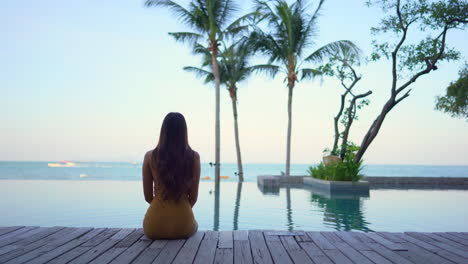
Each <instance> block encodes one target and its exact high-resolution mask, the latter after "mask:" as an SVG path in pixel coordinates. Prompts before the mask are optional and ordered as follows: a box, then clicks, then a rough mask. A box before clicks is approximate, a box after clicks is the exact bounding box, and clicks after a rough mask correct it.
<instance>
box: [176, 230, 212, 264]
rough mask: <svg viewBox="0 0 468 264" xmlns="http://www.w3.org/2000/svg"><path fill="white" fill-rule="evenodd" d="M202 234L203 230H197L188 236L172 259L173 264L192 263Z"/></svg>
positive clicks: (203, 233)
mask: <svg viewBox="0 0 468 264" xmlns="http://www.w3.org/2000/svg"><path fill="white" fill-rule="evenodd" d="M204 235H205V232H197V233H195V234H194V235H192V236H191V237H189V238H188V239H187V241H186V242H185V244H184V246H183V247H182V248H181V249H180V251H179V254H177V256H176V258H175V259H174V262H173V264H181V263H192V262H193V260H194V259H195V256H196V255H197V251H198V247H199V246H200V242H201V241H202V239H203V236H204Z"/></svg>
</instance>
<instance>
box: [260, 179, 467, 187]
mask: <svg viewBox="0 0 468 264" xmlns="http://www.w3.org/2000/svg"><path fill="white" fill-rule="evenodd" d="M362 180H363V181H364V182H367V184H368V185H369V188H370V189H458V190H468V177H379V176H365V177H363V179H362ZM310 182H316V183H321V182H328V181H322V180H317V179H313V178H312V177H311V176H307V175H298V176H279V175H259V176H257V185H258V186H259V187H260V188H261V189H276V188H280V187H284V186H289V187H305V186H306V185H310V184H308V183H310ZM331 183H332V185H336V186H340V185H343V184H354V185H359V184H365V183H350V182H346V183H344V182H343V183H341V182H331ZM319 185H320V184H319Z"/></svg>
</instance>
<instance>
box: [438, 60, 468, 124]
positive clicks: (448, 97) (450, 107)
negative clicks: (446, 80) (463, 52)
mask: <svg viewBox="0 0 468 264" xmlns="http://www.w3.org/2000/svg"><path fill="white" fill-rule="evenodd" d="M458 74H459V75H460V77H459V78H458V80H456V81H454V82H451V83H450V85H449V86H448V87H447V91H446V94H445V95H444V96H437V97H436V106H435V109H436V110H439V111H443V112H445V113H450V115H451V116H452V117H459V118H466V119H467V121H468V64H465V65H464V68H463V69H461V70H460V71H459V73H458Z"/></svg>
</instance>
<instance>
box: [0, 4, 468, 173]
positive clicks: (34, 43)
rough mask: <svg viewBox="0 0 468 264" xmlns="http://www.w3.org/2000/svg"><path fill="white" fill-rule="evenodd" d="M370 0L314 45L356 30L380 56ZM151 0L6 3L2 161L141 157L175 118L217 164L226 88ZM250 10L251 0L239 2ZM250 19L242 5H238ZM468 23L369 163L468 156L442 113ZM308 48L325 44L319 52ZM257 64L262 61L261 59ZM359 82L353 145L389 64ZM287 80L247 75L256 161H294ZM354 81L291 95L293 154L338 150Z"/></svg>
mask: <svg viewBox="0 0 468 264" xmlns="http://www.w3.org/2000/svg"><path fill="white" fill-rule="evenodd" d="M364 2H365V1H364V0H363V1H345V0H328V1H326V3H325V5H324V9H323V12H322V16H321V17H320V18H319V32H318V36H317V39H316V45H315V46H314V48H318V47H320V46H321V45H323V44H326V43H328V42H331V41H335V40H339V39H349V40H351V41H354V42H355V43H356V44H357V45H359V46H360V47H361V49H362V50H363V51H364V53H365V54H366V55H369V54H370V51H371V49H370V43H371V36H370V27H371V26H375V25H377V22H378V21H379V17H381V15H382V14H381V12H380V10H378V9H375V8H367V7H365V5H364ZM143 3H144V0H137V1H130V0H99V1H96V0H80V1H59V0H42V1H37V0H23V1H3V3H2V7H1V9H0V34H1V36H2V40H3V41H1V42H0V61H1V63H0V92H1V95H2V96H0V160H18V161H23V160H26V161H55V160H73V161H141V159H142V157H143V154H144V153H145V151H146V150H149V149H151V148H153V147H154V146H155V144H156V142H157V140H158V136H159V129H160V126H161V123H162V120H163V118H164V116H165V115H166V114H167V113H168V112H171V111H177V112H181V113H182V114H184V115H185V117H186V120H187V123H188V128H189V140H190V144H191V146H192V147H193V148H194V149H196V150H197V151H198V152H199V153H200V155H201V157H202V162H210V161H213V160H214V116H215V113H214V102H215V101H214V99H215V98H214V89H213V87H212V86H211V85H204V84H203V82H202V81H201V80H200V79H197V78H196V77H195V76H194V75H193V74H191V73H188V72H184V71H183V70H182V67H184V66H187V65H195V66H196V65H198V64H199V63H200V58H198V57H194V56H193V55H191V54H190V49H189V47H187V46H186V45H183V44H180V43H176V42H175V41H174V40H173V39H172V38H171V37H169V36H168V35H167V32H173V31H187V28H185V27H184V26H183V25H181V24H179V23H178V22H177V21H176V19H175V18H174V16H173V15H172V14H170V13H169V12H168V11H167V10H163V9H155V8H145V7H144V6H143ZM240 3H241V5H242V7H243V8H244V9H245V10H248V7H249V3H250V2H248V1H240ZM239 15H241V13H239ZM467 40H468V34H467V32H466V31H465V32H462V31H450V32H449V34H448V44H449V45H451V46H453V47H455V48H457V49H458V50H460V51H461V52H462V56H463V57H464V58H463V59H462V60H460V61H458V62H455V63H450V64H448V63H442V64H440V65H439V70H437V71H436V72H431V73H430V74H429V75H425V76H423V77H422V78H420V79H419V80H418V81H417V83H416V84H415V85H413V86H412V88H413V92H412V94H411V96H410V97H409V98H407V99H406V100H405V101H403V102H402V103H401V104H399V105H398V106H396V107H395V108H394V110H392V111H391V112H390V113H389V115H388V116H387V119H386V120H385V122H384V124H383V127H382V129H381V130H380V134H379V135H378V136H377V138H376V139H375V141H374V142H373V144H372V145H371V146H370V148H369V150H368V151H367V153H366V154H365V156H364V160H365V163H367V164H432V165H468V123H467V122H465V121H464V120H463V119H455V118H451V117H450V116H449V115H446V114H443V113H441V112H436V111H435V110H434V98H435V96H436V95H440V94H442V93H444V92H445V88H446V87H447V85H448V84H449V83H450V81H452V80H455V79H456V78H457V77H458V74H457V72H458V70H459V68H460V67H461V65H462V64H463V60H466V55H467V54H468V46H466V45H464V44H466V42H467ZM310 51H313V50H312V49H311V50H310ZM259 61H262V60H261V59H259ZM358 72H359V73H360V74H362V80H361V82H360V83H359V84H358V86H357V88H356V91H367V90H369V89H372V90H373V92H374V93H373V95H371V96H370V97H369V99H370V100H371V104H370V106H368V107H366V108H364V109H363V110H362V111H361V112H360V113H359V116H360V118H359V121H357V122H355V123H354V126H353V127H352V130H351V135H350V139H351V141H353V142H355V143H357V144H360V142H361V140H362V137H363V136H364V134H365V132H366V131H367V129H368V128H369V126H370V124H371V123H372V121H373V120H374V119H375V117H376V116H377V113H378V112H379V111H380V109H381V108H382V105H383V103H384V102H385V101H386V99H387V97H388V94H389V88H390V80H391V79H390V78H391V71H390V64H389V62H388V61H381V62H379V63H370V64H368V65H366V66H363V67H360V68H358ZM283 78H284V76H280V75H279V76H278V77H277V78H275V79H273V80H271V79H269V78H267V77H264V76H258V75H253V76H252V77H251V78H250V79H249V80H248V81H247V82H244V83H241V84H240V85H239V93H238V97H239V103H238V111H239V127H240V139H241V148H242V155H243V161H244V162H245V163H283V162H284V160H285V155H286V154H285V150H286V126H287V108H286V106H287V105H286V103H287V89H286V88H285V85H284V83H283V82H282V80H283ZM341 92H342V88H341V87H340V86H339V83H338V82H337V81H336V80H334V79H330V78H325V79H324V80H323V82H322V83H321V82H320V81H314V82H311V81H306V82H302V83H299V84H298V85H297V88H296V89H295V91H294V97H293V132H292V158H291V161H292V163H317V162H318V161H319V160H320V159H321V156H322V150H323V149H324V148H326V147H331V145H332V139H333V120H332V118H333V116H334V115H335V114H336V112H337V111H338V104H339V95H340V93H341ZM221 134H222V136H221V159H222V162H235V160H236V158H235V144H234V133H233V118H232V105H231V102H230V98H229V95H228V93H227V92H226V91H225V90H224V89H223V90H222V91H221Z"/></svg>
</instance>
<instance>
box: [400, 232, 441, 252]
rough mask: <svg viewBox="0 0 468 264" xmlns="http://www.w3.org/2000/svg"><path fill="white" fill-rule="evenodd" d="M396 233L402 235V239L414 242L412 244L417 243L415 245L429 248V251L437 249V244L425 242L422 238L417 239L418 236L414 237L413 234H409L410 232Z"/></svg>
mask: <svg viewBox="0 0 468 264" xmlns="http://www.w3.org/2000/svg"><path fill="white" fill-rule="evenodd" d="M395 235H396V236H398V237H400V238H401V239H404V240H406V241H408V242H410V243H412V244H415V245H417V246H419V247H422V248H424V249H427V250H429V251H431V250H435V249H437V247H436V246H434V245H432V244H429V243H426V242H424V241H422V240H420V239H416V238H414V237H412V236H409V235H408V234H405V233H395Z"/></svg>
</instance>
